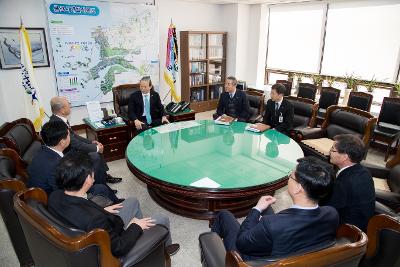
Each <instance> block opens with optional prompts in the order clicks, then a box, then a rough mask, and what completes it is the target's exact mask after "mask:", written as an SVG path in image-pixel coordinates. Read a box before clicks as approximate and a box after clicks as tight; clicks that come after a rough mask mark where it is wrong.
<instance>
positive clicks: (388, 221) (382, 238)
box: [360, 214, 400, 267]
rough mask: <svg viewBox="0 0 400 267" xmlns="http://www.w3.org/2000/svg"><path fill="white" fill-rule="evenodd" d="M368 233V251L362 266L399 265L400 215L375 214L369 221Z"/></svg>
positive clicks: (384, 266) (383, 266)
mask: <svg viewBox="0 0 400 267" xmlns="http://www.w3.org/2000/svg"><path fill="white" fill-rule="evenodd" d="M367 235H368V246H367V253H366V255H365V257H364V259H363V260H362V261H361V263H360V267H387V266H399V264H400V253H399V244H400V221H399V217H397V218H394V217H391V216H388V215H384V214H380V215H375V216H374V217H372V218H371V219H370V220H369V222H368V229H367Z"/></svg>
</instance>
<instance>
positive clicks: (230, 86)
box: [213, 76, 250, 122]
mask: <svg viewBox="0 0 400 267" xmlns="http://www.w3.org/2000/svg"><path fill="white" fill-rule="evenodd" d="M236 85H237V80H236V78H235V77H233V76H229V77H228V78H226V81H225V92H223V93H222V94H221V95H220V97H219V101H218V107H217V112H216V113H215V114H213V118H214V120H215V119H217V118H218V117H220V116H222V115H228V116H230V117H233V118H236V119H237V120H238V121H244V122H246V121H247V120H248V119H249V117H250V107H249V101H248V100H247V95H246V93H244V92H243V91H240V90H236Z"/></svg>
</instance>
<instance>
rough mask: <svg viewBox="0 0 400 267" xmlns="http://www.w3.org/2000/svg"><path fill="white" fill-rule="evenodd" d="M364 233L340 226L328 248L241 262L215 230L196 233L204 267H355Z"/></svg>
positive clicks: (362, 249)
mask: <svg viewBox="0 0 400 267" xmlns="http://www.w3.org/2000/svg"><path fill="white" fill-rule="evenodd" d="M367 240H368V239H367V235H366V234H365V233H363V232H362V231H361V230H360V229H358V228H357V227H355V226H353V225H348V224H345V225H342V226H340V228H339V229H338V231H337V234H336V243H335V244H332V246H330V247H323V248H320V250H316V251H312V252H308V253H305V254H294V255H291V256H288V257H287V258H283V259H276V258H263V259H259V260H253V261H246V262H244V261H243V260H242V258H241V257H240V255H239V254H238V253H237V252H235V251H229V252H227V251H226V250H225V247H224V244H223V242H222V240H221V238H220V237H219V236H218V235H217V234H216V233H212V232H209V233H203V234H201V235H200V236H199V242H200V253H201V262H202V266H203V267H222V266H226V267H228V266H229V267H230V266H241V267H250V266H257V267H261V266H313V267H319V266H321V267H322V266H343V267H344V266H346V267H347V266H354V267H355V266H358V264H359V262H360V260H361V258H362V256H363V255H364V253H365V251H366V249H367Z"/></svg>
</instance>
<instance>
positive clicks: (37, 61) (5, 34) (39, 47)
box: [0, 27, 50, 69]
mask: <svg viewBox="0 0 400 267" xmlns="http://www.w3.org/2000/svg"><path fill="white" fill-rule="evenodd" d="M26 30H27V31H28V34H29V39H30V41H31V48H32V63H33V67H49V66H50V64H49V55H48V53H47V43H46V35H45V32H44V28H26ZM20 49H21V48H20V41H19V28H4V27H0V68H1V69H18V68H20V64H21V51H20Z"/></svg>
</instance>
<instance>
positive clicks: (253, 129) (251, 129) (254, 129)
mask: <svg viewBox="0 0 400 267" xmlns="http://www.w3.org/2000/svg"><path fill="white" fill-rule="evenodd" d="M244 129H245V130H247V131H250V132H255V133H259V132H261V131H260V130H258V129H256V128H253V127H251V125H247V126H246V128H244Z"/></svg>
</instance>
